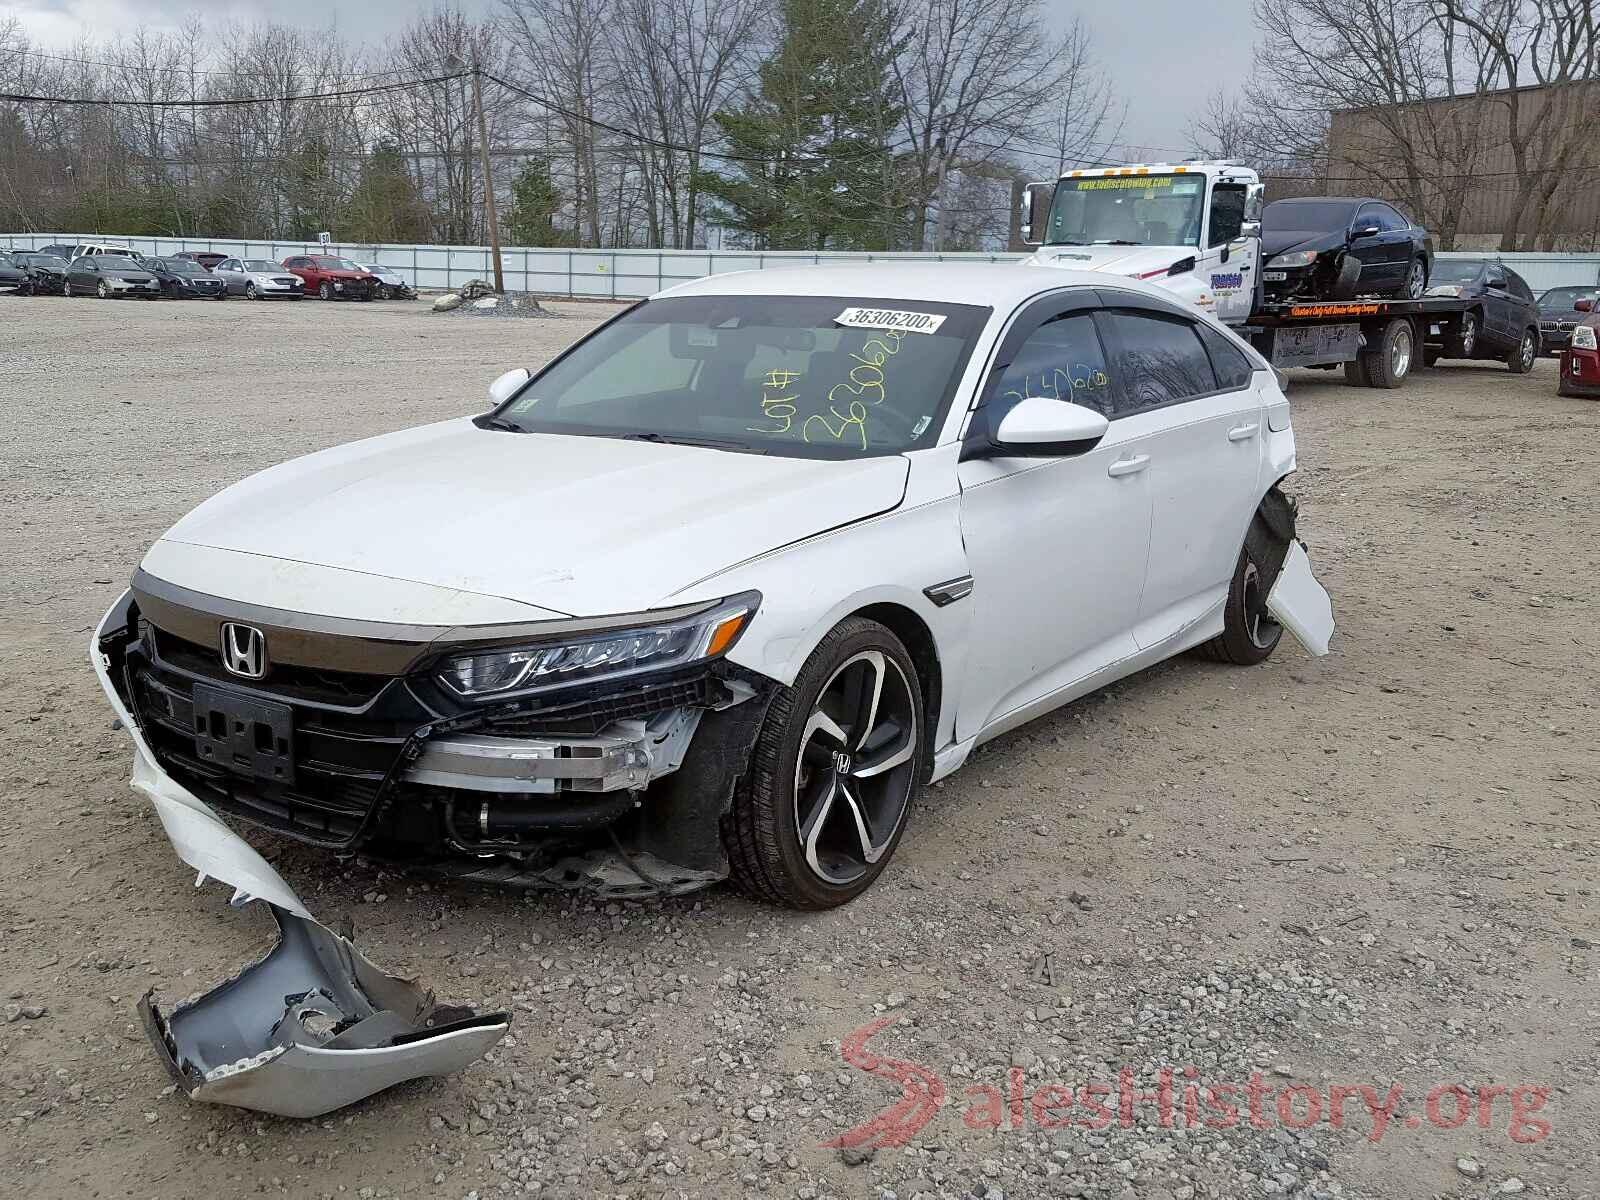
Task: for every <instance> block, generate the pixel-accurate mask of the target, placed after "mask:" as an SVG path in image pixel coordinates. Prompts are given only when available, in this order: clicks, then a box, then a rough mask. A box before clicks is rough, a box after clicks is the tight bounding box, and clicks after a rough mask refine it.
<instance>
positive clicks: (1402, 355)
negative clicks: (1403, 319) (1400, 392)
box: [1389, 325, 1411, 379]
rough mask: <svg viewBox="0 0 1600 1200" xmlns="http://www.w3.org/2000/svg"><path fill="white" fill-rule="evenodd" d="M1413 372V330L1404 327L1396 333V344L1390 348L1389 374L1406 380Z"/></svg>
mask: <svg viewBox="0 0 1600 1200" xmlns="http://www.w3.org/2000/svg"><path fill="white" fill-rule="evenodd" d="M1410 370H1411V329H1410V327H1409V326H1406V325H1402V326H1401V327H1400V329H1398V330H1396V331H1395V335H1394V344H1393V345H1391V346H1390V347H1389V373H1390V374H1391V375H1392V376H1393V377H1394V378H1396V379H1404V378H1405V377H1406V373H1407V372H1408V371H1410Z"/></svg>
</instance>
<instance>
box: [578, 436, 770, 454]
mask: <svg viewBox="0 0 1600 1200" xmlns="http://www.w3.org/2000/svg"><path fill="white" fill-rule="evenodd" d="M595 436H596V437H609V438H616V439H618V440H619V441H624V442H651V443H653V444H655V445H658V446H701V447H704V448H705V449H707V450H734V451H737V452H739V453H740V454H765V453H766V451H765V450H762V449H759V448H757V447H755V446H750V445H746V444H745V443H744V442H741V441H736V440H734V439H732V438H702V437H683V436H680V435H678V434H665V433H601V434H596V435H595Z"/></svg>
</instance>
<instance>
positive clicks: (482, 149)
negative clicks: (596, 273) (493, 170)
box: [472, 55, 506, 295]
mask: <svg viewBox="0 0 1600 1200" xmlns="http://www.w3.org/2000/svg"><path fill="white" fill-rule="evenodd" d="M472 104H473V107H475V108H476V109H477V110H478V154H479V156H480V158H481V160H482V162H483V220H484V224H485V225H487V226H488V229H489V252H490V253H491V254H493V255H494V290H495V291H496V292H499V293H501V294H502V295H503V294H504V293H505V290H506V280H505V274H504V271H503V269H502V268H501V265H500V219H499V218H498V217H497V216H496V215H495V211H494V179H493V177H492V176H491V175H490V174H489V123H488V122H487V121H485V120H484V117H483V67H482V66H481V65H480V64H479V63H478V57H477V55H473V57H472Z"/></svg>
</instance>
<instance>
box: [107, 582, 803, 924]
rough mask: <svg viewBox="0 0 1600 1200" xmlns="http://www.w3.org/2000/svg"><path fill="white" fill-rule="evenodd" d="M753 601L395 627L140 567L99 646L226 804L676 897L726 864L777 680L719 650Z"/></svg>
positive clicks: (413, 855)
mask: <svg viewBox="0 0 1600 1200" xmlns="http://www.w3.org/2000/svg"><path fill="white" fill-rule="evenodd" d="M759 599H760V598H759V597H758V596H753V595H752V596H741V597H734V598H732V599H731V600H728V601H723V602H718V603H707V604H697V605H687V606H684V607H682V608H680V609H675V610H669V611H667V612H665V613H658V614H651V616H652V618H653V622H647V623H645V624H643V625H640V624H637V623H634V624H630V623H626V622H621V621H620V620H619V621H616V622H612V623H610V624H609V625H608V624H606V623H604V622H601V623H600V624H599V626H598V628H597V627H596V624H595V623H592V622H591V623H579V622H555V623H545V624H543V625H538V626H530V627H527V628H525V629H517V630H507V629H504V628H500V627H496V628H493V629H490V630H485V629H482V628H479V629H465V630H454V629H449V630H446V629H438V628H433V627H426V628H418V627H405V628H404V629H401V630H399V631H398V632H396V627H374V626H372V625H370V624H361V623H356V622H351V621H345V620H340V619H333V618H315V617H308V616H307V615H306V614H289V613H283V612H274V611H267V610H256V609H253V608H252V607H251V606H248V605H240V604H236V603H234V602H230V601H219V600H217V599H216V598H215V597H209V596H205V595H203V594H200V593H196V592H192V591H189V590H187V589H182V588H178V587H175V586H173V585H170V584H166V583H164V582H163V581H161V580H158V579H153V578H152V577H150V576H148V575H146V574H144V573H143V572H141V573H140V574H138V575H136V577H135V580H134V585H133V589H132V591H131V592H130V593H129V595H128V596H127V597H125V599H124V601H123V602H122V603H121V604H119V605H118V606H117V607H116V608H114V609H113V610H112V613H111V614H109V615H108V617H107V619H106V621H105V622H104V624H103V625H102V628H101V630H100V632H99V635H98V636H97V639H96V644H97V652H98V653H99V654H102V655H104V656H105V658H106V660H107V668H106V679H107V681H108V691H110V692H112V693H113V694H114V696H115V698H116V699H117V701H118V703H119V704H120V705H121V706H122V707H124V708H125V709H126V710H127V711H128V712H129V713H130V714H131V715H132V719H133V720H134V722H135V723H136V724H137V726H138V728H139V730H140V732H141V733H142V735H143V737H144V741H145V744H146V746H147V748H148V752H149V756H150V767H151V769H152V770H153V771H154V772H156V773H157V774H160V775H162V776H165V777H167V778H170V779H171V780H173V781H175V782H176V783H177V784H179V785H180V786H181V787H183V788H185V789H187V790H188V791H190V792H192V793H193V794H194V795H195V796H197V797H199V798H200V799H201V800H202V801H204V802H205V803H206V804H208V805H210V806H211V807H213V808H215V809H216V810H217V811H219V812H222V813H224V814H226V815H228V816H232V817H237V818H240V819H243V820H246V821H249V822H251V823H254V824H257V825H261V826H264V827H266V828H269V829H272V830H274V831H276V832H279V833H282V834H285V835H287V836H290V837H293V838H296V839H298V840H300V841H304V842H308V843H310V844H312V845H316V846H320V847H323V848H325V849H329V850H333V851H336V852H340V853H352V852H356V851H360V852H362V853H364V854H366V855H368V856H370V857H374V858H382V859H387V860H393V861H399V862H403V863H405V864H406V865H407V866H408V867H410V868H412V869H418V870H425V871H430V872H433V873H436V874H442V875H446V876H449V877H452V878H458V879H463V880H473V881H480V882H488V883H498V884H505V885H511V886H523V887H552V888H578V889H583V890H588V891H592V892H597V893H600V894H604V895H608V896H617V897H628V896H642V895H664V894H665V895H671V894H678V893H681V892H686V891H692V890H695V889H697V888H702V887H706V886H708V885H710V884H713V883H715V882H717V881H719V880H721V879H723V878H725V877H726V876H727V873H728V864H727V859H726V855H725V853H724V851H723V847H722V841H721V837H720V822H721V819H722V817H723V815H724V814H725V813H726V811H727V809H728V806H729V804H730V803H731V800H732V795H733V789H734V786H735V784H736V783H737V780H738V778H739V775H740V773H741V772H742V771H743V769H744V764H745V763H746V762H748V760H749V750H750V747H751V746H752V745H753V743H754V740H755V737H756V735H757V733H758V731H759V728H760V724H761V721H762V718H763V717H764V715H765V712H766V705H767V702H768V700H769V699H770V696H771V693H772V688H773V685H772V682H771V681H770V680H767V679H765V678H764V677H762V676H760V675H758V674H756V673H754V672H751V671H747V670H745V669H743V668H740V667H738V666H736V665H734V664H732V663H730V662H728V661H727V660H726V658H725V657H723V654H724V652H725V651H726V649H727V648H728V646H730V645H731V644H732V642H733V641H734V640H735V639H736V637H737V635H738V633H739V632H740V631H741V630H742V628H743V626H744V624H745V623H746V622H747V621H748V619H749V617H750V615H751V614H753V612H754V611H755V606H756V604H757V603H758V602H759ZM552 626H553V628H552ZM730 628H731V634H730V633H729V630H730ZM240 631H243V632H242V633H241V632H240ZM375 632H376V633H377V634H378V635H380V636H374V633H375ZM230 637H232V638H235V639H237V638H239V637H244V638H245V639H246V641H245V642H243V643H236V644H231V645H230V643H228V641H227V639H228V638H230ZM251 638H254V639H255V640H254V641H253V642H252V641H250V640H249V639H251ZM530 639H532V640H531V641H530ZM540 639H543V640H540ZM219 648H220V649H219ZM230 652H236V653H248V652H256V653H259V654H260V656H261V661H260V664H259V665H260V668H261V669H260V671H259V673H258V674H257V675H256V676H255V677H252V678H248V679H246V678H239V677H238V673H237V672H233V671H230V670H229V669H228V666H227V663H226V662H225V658H226V655H227V654H228V653H230ZM625 654H633V655H635V656H636V657H642V658H643V659H644V660H645V661H647V662H648V663H649V664H650V667H649V669H626V668H627V666H628V664H627V663H623V664H622V665H623V667H624V668H625V669H622V670H618V669H617V660H618V658H619V657H621V656H623V655H625ZM597 662H598V664H599V668H600V669H592V667H593V664H595V663H597ZM525 685H531V686H525Z"/></svg>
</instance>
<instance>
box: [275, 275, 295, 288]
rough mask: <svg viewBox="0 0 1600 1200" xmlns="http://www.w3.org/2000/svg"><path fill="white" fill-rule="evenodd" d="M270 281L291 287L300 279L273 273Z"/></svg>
mask: <svg viewBox="0 0 1600 1200" xmlns="http://www.w3.org/2000/svg"><path fill="white" fill-rule="evenodd" d="M272 282H273V283H281V284H283V285H284V287H293V286H294V285H295V284H297V283H299V282H300V280H299V279H298V278H297V277H292V278H288V279H285V278H283V277H282V276H279V275H274V276H273V277H272Z"/></svg>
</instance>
